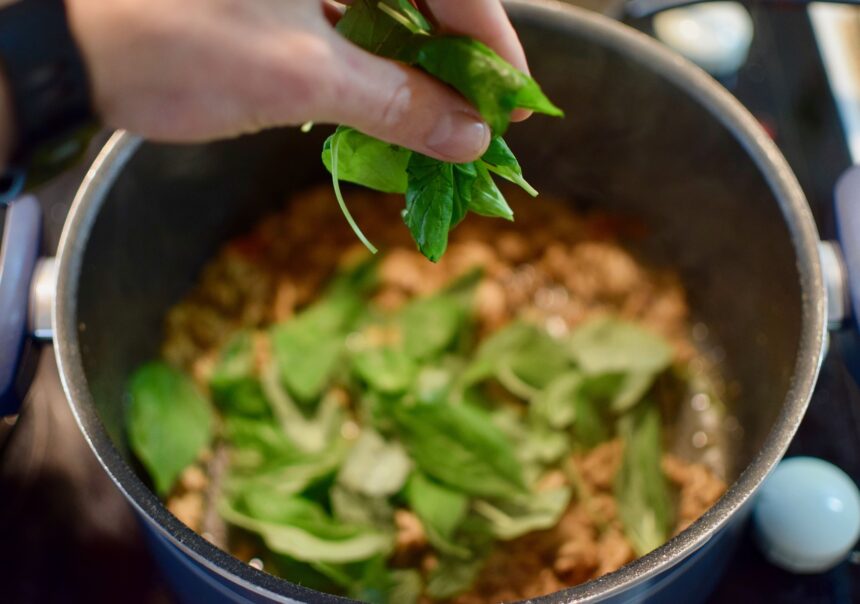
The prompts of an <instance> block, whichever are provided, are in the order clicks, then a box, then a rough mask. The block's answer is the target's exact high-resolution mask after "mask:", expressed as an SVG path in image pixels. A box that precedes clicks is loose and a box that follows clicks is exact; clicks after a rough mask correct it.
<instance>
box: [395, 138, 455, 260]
mask: <svg viewBox="0 0 860 604" xmlns="http://www.w3.org/2000/svg"><path fill="white" fill-rule="evenodd" d="M406 172H407V174H408V175H409V183H408V185H407V189H406V212H405V214H404V217H403V219H404V221H405V222H406V226H408V227H409V231H410V232H411V233H412V238H413V239H414V240H415V243H416V244H417V245H418V249H419V250H420V251H421V253H422V254H424V255H425V256H427V258H429V259H430V260H432V261H433V262H438V261H439V258H441V257H442V254H444V253H445V248H447V247H448V231H449V230H450V229H451V226H452V224H453V223H452V218H453V216H454V168H453V164H449V163H445V162H441V161H439V160H438V159H433V158H432V157H427V156H426V155H421V154H420V153H413V154H412V156H411V157H410V158H409V165H408V166H407V168H406Z"/></svg>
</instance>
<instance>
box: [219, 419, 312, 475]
mask: <svg viewBox="0 0 860 604" xmlns="http://www.w3.org/2000/svg"><path fill="white" fill-rule="evenodd" d="M224 437H225V440H226V441H227V442H228V443H230V468H231V470H236V469H240V470H254V469H258V468H260V467H262V466H263V465H264V464H266V463H271V462H277V463H280V462H283V461H286V462H290V461H293V460H298V459H301V458H303V457H304V456H305V453H304V452H302V451H301V449H299V448H298V447H296V445H295V444H293V442H292V441H291V440H290V439H288V438H287V436H286V435H285V434H284V432H283V430H281V428H280V426H278V425H277V424H275V422H274V421H272V420H270V419H265V420H260V419H256V418H255V419H250V418H245V417H241V416H235V415H234V416H227V417H226V418H225V419H224Z"/></svg>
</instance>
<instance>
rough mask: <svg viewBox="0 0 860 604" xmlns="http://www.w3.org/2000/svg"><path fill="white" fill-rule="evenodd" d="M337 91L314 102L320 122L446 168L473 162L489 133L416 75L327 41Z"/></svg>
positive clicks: (468, 110) (442, 89)
mask: <svg viewBox="0 0 860 604" xmlns="http://www.w3.org/2000/svg"><path fill="white" fill-rule="evenodd" d="M333 38H334V40H332V44H333V45H335V47H334V49H333V50H334V56H336V57H337V64H336V65H335V67H334V73H335V77H336V81H337V85H336V86H334V87H333V88H332V89H331V92H330V93H328V94H327V95H326V96H327V97H328V98H322V99H320V100H319V101H318V102H319V104H320V106H319V107H318V113H320V114H322V115H321V117H322V120H321V121H323V120H324V121H328V122H335V123H344V124H347V125H350V126H353V127H355V128H357V129H358V130H361V131H362V132H364V133H366V134H369V135H371V136H374V137H377V138H381V139H383V140H387V141H389V142H392V143H395V144H398V145H402V146H404V147H408V148H410V149H414V150H416V151H418V152H420V153H424V154H425V155H429V156H431V157H435V158H437V159H441V160H445V161H452V162H458V163H461V162H468V161H472V160H474V159H477V158H478V157H479V156H480V155H481V154H483V152H484V151H485V150H486V148H487V146H488V145H489V142H490V129H489V127H488V126H487V124H486V123H484V122H483V121H482V120H481V118H480V116H479V115H478V113H477V111H476V110H475V108H474V107H472V106H471V105H470V104H469V103H468V102H467V101H466V100H465V99H463V98H462V97H461V96H460V95H458V94H457V93H456V92H454V91H452V90H451V89H449V88H448V87H447V86H445V85H443V84H441V83H439V82H438V81H436V80H434V79H433V78H431V77H430V76H428V75H426V74H424V73H421V72H419V71H418V70H415V69H411V68H409V67H405V66H403V65H399V64H397V63H395V62H393V61H388V60H385V59H381V58H379V57H376V56H374V55H372V54H370V53H367V52H365V51H363V50H361V49H360V48H358V47H356V46H354V45H352V44H350V43H349V42H347V41H346V40H343V39H341V38H338V37H336V36H333Z"/></svg>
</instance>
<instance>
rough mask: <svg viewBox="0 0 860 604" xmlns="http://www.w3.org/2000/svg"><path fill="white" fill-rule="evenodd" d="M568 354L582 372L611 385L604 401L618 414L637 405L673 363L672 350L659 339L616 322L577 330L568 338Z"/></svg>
mask: <svg viewBox="0 0 860 604" xmlns="http://www.w3.org/2000/svg"><path fill="white" fill-rule="evenodd" d="M568 351H569V354H570V355H571V357H572V358H573V359H574V360H575V361H576V363H577V364H578V365H579V366H580V367H581V368H582V369H583V371H585V372H586V373H588V374H590V375H592V376H604V382H606V381H609V383H611V384H612V389H611V392H610V393H609V394H608V396H607V398H609V399H610V403H609V406H610V407H611V408H612V410H613V411H615V412H617V413H620V412H623V411H626V410H627V409H629V408H630V407H632V406H633V405H634V404H636V403H637V402H638V401H639V400H640V399H641V398H642V397H643V396H644V395H645V394H646V393H647V392H648V390H650V388H651V385H652V384H653V383H654V379H655V378H656V376H657V375H658V374H659V373H661V372H662V371H664V370H665V369H666V368H667V367H668V366H669V365H670V364H671V362H672V348H671V347H670V346H669V344H667V343H666V342H665V341H664V340H663V339H662V338H660V337H659V336H657V335H655V334H652V333H651V332H649V331H647V330H645V329H643V328H641V327H639V326H638V325H635V324H633V323H628V322H625V321H620V320H617V319H598V320H595V321H591V322H589V323H586V324H585V325H582V326H581V327H579V328H577V329H576V330H575V331H574V332H572V333H571V334H570V336H568ZM613 381H614V383H613Z"/></svg>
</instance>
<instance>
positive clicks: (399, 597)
mask: <svg viewBox="0 0 860 604" xmlns="http://www.w3.org/2000/svg"><path fill="white" fill-rule="evenodd" d="M391 579H392V585H391V587H390V588H389V592H388V602H389V603H396V604H416V603H417V602H418V600H419V598H420V597H421V592H422V591H424V581H423V580H422V579H421V573H419V572H418V571H417V570H393V571H391Z"/></svg>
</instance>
